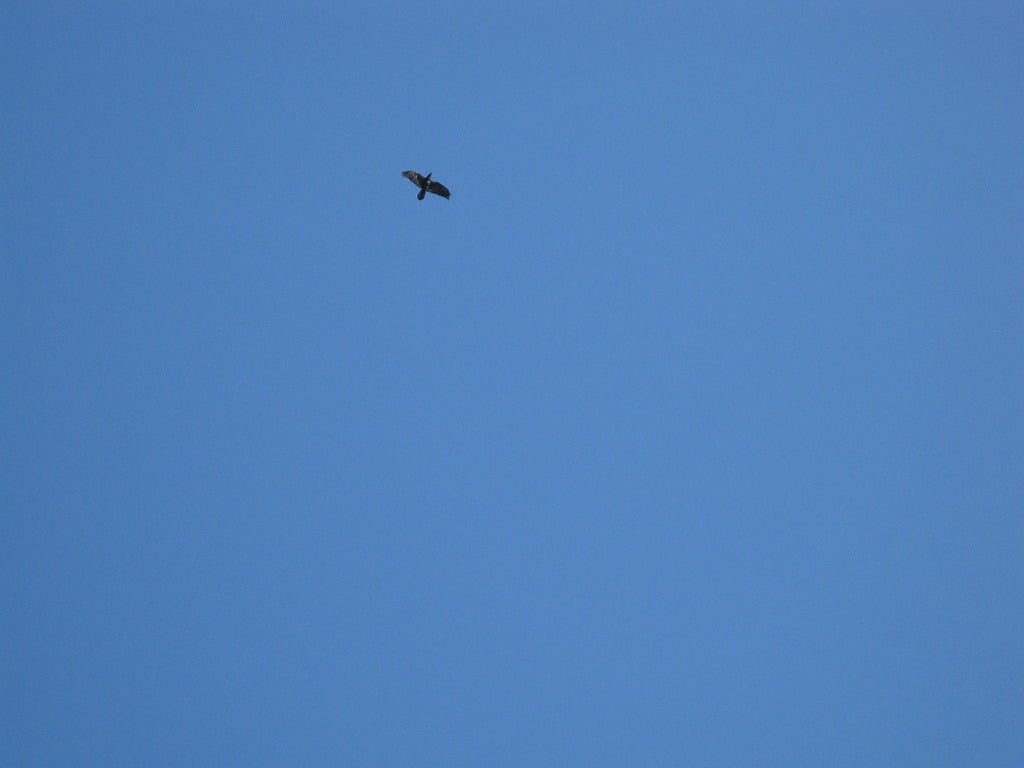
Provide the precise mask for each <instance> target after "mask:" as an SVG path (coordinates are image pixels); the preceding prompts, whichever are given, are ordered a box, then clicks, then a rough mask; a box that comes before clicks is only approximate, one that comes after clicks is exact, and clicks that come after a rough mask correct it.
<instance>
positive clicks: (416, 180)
mask: <svg viewBox="0 0 1024 768" xmlns="http://www.w3.org/2000/svg"><path fill="white" fill-rule="evenodd" d="M402 175H403V176H405V178H407V179H408V180H409V181H411V182H412V183H413V184H415V185H416V186H417V187H418V186H420V185H421V184H422V183H423V177H422V176H420V175H419V174H418V173H416V171H402Z"/></svg>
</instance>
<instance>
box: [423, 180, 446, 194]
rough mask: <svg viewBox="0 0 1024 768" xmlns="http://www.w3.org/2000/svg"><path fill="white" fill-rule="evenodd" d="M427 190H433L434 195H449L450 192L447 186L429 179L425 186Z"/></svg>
mask: <svg viewBox="0 0 1024 768" xmlns="http://www.w3.org/2000/svg"><path fill="white" fill-rule="evenodd" d="M427 190H428V191H430V192H433V193H434V194H435V195H440V196H441V197H451V196H452V193H451V192H449V191H448V187H446V186H445V185H444V184H441V183H439V182H436V181H431V182H430V183H429V185H428V186H427Z"/></svg>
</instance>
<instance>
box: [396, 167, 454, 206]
mask: <svg viewBox="0 0 1024 768" xmlns="http://www.w3.org/2000/svg"><path fill="white" fill-rule="evenodd" d="M433 174H434V172H433V171H431V172H430V173H428V174H427V175H426V176H423V175H421V174H419V173H416V171H403V172H402V175H403V176H405V178H407V179H408V180H409V181H411V182H412V183H413V184H415V185H416V186H417V187H419V188H420V193H419V194H418V195H416V199H417V200H422V199H423V198H424V197H426V196H427V192H433V193H434V194H435V195H440V196H441V197H443V198H444V199H445V200H447V199H449V198H451V196H452V193H451V192H449V191H448V187H446V186H445V185H444V184H441V183H439V182H437V181H431V179H430V177H431V176H432V175H433Z"/></svg>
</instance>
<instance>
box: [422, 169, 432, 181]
mask: <svg viewBox="0 0 1024 768" xmlns="http://www.w3.org/2000/svg"><path fill="white" fill-rule="evenodd" d="M433 175H434V172H433V171H431V172H430V173H428V174H427V175H426V176H425V177H424V178H425V179H426V180H427V181H430V177H431V176H433Z"/></svg>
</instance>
